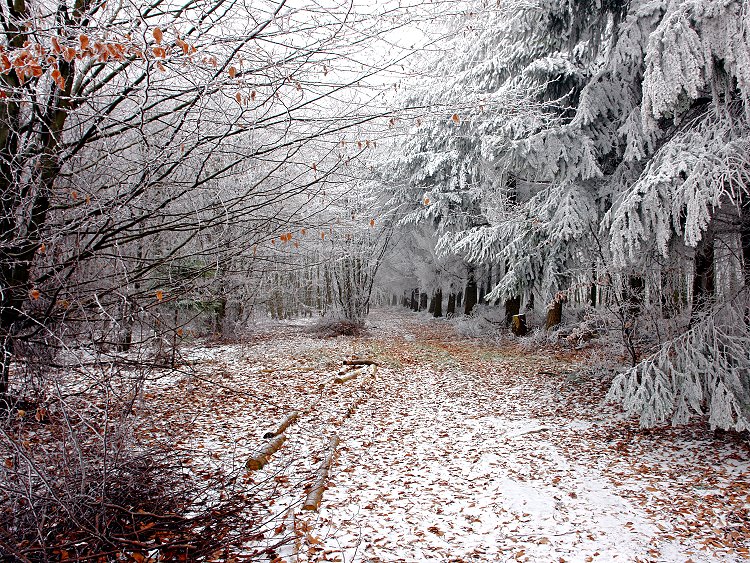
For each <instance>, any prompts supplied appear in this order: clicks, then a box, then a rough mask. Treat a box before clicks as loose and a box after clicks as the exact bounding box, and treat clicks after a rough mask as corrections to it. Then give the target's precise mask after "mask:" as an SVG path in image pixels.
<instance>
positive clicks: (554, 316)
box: [545, 299, 563, 330]
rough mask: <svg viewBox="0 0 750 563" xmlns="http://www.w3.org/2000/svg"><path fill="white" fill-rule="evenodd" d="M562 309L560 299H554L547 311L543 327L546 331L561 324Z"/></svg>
mask: <svg viewBox="0 0 750 563" xmlns="http://www.w3.org/2000/svg"><path fill="white" fill-rule="evenodd" d="M562 307H563V302H562V299H555V302H554V303H553V304H552V307H550V308H549V309H547V324H546V326H545V328H546V329H547V330H549V329H551V328H552V327H554V326H557V325H559V324H560V323H561V322H562Z"/></svg>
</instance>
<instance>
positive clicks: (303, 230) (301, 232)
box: [299, 229, 307, 235]
mask: <svg viewBox="0 0 750 563" xmlns="http://www.w3.org/2000/svg"><path fill="white" fill-rule="evenodd" d="M299 233H300V234H301V235H304V234H305V233H307V229H300V231H299Z"/></svg>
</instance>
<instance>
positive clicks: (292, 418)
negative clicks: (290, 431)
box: [263, 411, 299, 440]
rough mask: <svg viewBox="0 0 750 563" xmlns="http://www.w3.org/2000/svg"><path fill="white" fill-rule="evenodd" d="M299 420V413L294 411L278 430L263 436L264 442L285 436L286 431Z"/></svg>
mask: <svg viewBox="0 0 750 563" xmlns="http://www.w3.org/2000/svg"><path fill="white" fill-rule="evenodd" d="M298 418H299V413H298V412H297V411H292V412H291V413H290V414H289V416H287V417H286V418H285V419H284V420H283V421H281V424H280V425H279V427H278V428H277V429H276V431H275V432H266V433H265V434H263V439H264V440H269V439H271V438H273V437H274V436H278V435H279V434H283V433H284V431H285V430H286V429H287V428H289V427H290V426H291V425H292V424H294V423H295V422H297V419H298Z"/></svg>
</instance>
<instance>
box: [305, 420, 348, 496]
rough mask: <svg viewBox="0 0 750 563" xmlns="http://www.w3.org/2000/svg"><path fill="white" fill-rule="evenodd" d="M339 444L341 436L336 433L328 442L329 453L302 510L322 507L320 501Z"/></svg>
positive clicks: (316, 475)
mask: <svg viewBox="0 0 750 563" xmlns="http://www.w3.org/2000/svg"><path fill="white" fill-rule="evenodd" d="M338 445H339V437H338V436H337V435H336V434H334V435H333V436H331V440H330V441H329V442H328V453H327V454H326V457H325V459H324V460H323V463H321V464H320V467H319V468H318V471H317V473H316V474H315V482H313V486H312V488H311V489H310V492H309V493H307V498H305V504H303V505H302V510H318V508H319V507H320V502H321V500H322V499H323V491H325V489H326V485H327V484H328V472H329V471H330V470H331V466H332V465H333V458H334V456H335V455H336V448H337V447H338Z"/></svg>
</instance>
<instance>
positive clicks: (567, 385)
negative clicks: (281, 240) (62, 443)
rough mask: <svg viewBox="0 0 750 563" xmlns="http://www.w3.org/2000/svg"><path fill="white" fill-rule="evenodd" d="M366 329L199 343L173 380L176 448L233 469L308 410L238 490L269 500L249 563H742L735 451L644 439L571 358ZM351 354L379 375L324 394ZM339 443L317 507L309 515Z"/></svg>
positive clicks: (656, 434)
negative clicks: (252, 490)
mask: <svg viewBox="0 0 750 563" xmlns="http://www.w3.org/2000/svg"><path fill="white" fill-rule="evenodd" d="M370 324H371V325H372V326H371V329H370V331H369V334H368V336H365V337H359V338H354V337H339V338H333V339H322V338H319V337H316V336H314V335H311V334H308V333H306V332H305V331H304V330H302V328H300V327H294V326H286V327H281V328H276V329H273V330H272V331H271V332H270V333H269V334H267V335H265V336H264V337H262V338H258V339H257V340H255V341H253V342H250V343H247V344H245V345H243V346H242V347H241V350H240V348H238V347H233V346H225V347H220V348H207V349H203V350H198V351H197V352H196V354H197V355H198V356H199V357H200V358H202V361H203V362H204V363H203V365H201V364H200V363H199V364H198V365H197V366H196V374H197V377H191V378H186V379H185V380H183V381H181V382H179V383H178V384H177V385H176V386H175V390H177V389H178V388H180V387H181V386H182V387H184V386H187V387H189V388H190V389H191V392H192V393H193V397H194V398H195V402H194V403H191V405H190V406H187V405H185V403H184V399H183V401H182V403H181V408H180V415H179V416H180V420H181V425H179V427H180V428H182V429H183V432H184V434H183V435H181V436H179V437H177V436H173V439H174V441H175V443H176V444H178V445H179V446H180V447H186V448H191V449H193V450H194V451H196V452H204V453H205V456H206V458H207V459H209V460H210V463H212V464H214V467H218V466H222V467H223V468H225V469H228V470H232V469H235V470H236V469H237V468H238V467H239V466H241V464H242V463H244V460H245V459H246V458H247V454H248V453H249V452H252V451H253V450H254V449H256V448H257V447H258V445H259V444H261V443H262V442H263V441H262V440H261V436H262V434H263V432H265V431H266V430H268V429H269V428H272V427H274V425H275V424H277V423H278V421H279V420H281V419H282V418H283V416H284V414H285V413H288V412H290V411H291V410H300V411H302V410H305V409H310V410H309V412H307V413H306V414H304V415H303V416H301V418H300V420H299V421H298V422H297V424H295V425H293V426H292V427H290V429H289V430H288V431H287V435H288V440H287V442H286V443H285V445H284V447H283V448H282V449H281V450H280V451H279V453H277V454H276V455H275V456H274V457H273V459H272V461H271V462H270V463H269V464H268V465H267V466H266V467H264V468H263V469H262V470H260V471H256V472H253V473H252V474H251V475H250V476H249V477H246V478H245V481H244V482H245V483H246V484H248V485H250V486H254V487H257V490H258V491H260V490H263V488H264V487H265V489H266V490H270V493H269V494H268V495H267V496H265V497H264V496H263V495H259V496H258V498H263V499H265V500H263V501H262V502H259V501H258V502H255V504H254V505H253V510H254V511H255V512H256V514H257V515H258V516H260V517H263V518H267V519H268V520H267V521H266V523H265V524H263V525H262V526H260V527H259V528H258V530H259V533H258V534H257V536H256V537H254V538H251V539H252V541H248V542H245V544H244V550H245V551H244V553H245V555H246V556H247V557H248V558H249V557H250V555H251V554H252V552H253V551H255V552H256V553H257V551H258V550H262V549H264V546H265V549H266V550H267V551H266V553H268V554H269V556H268V559H269V560H273V559H274V558H276V561H279V562H280V561H282V560H283V561H342V562H343V561H346V562H351V561H426V560H439V561H516V560H518V561H532V562H534V561H680V562H684V561H690V560H692V561H695V562H698V561H717V560H728V561H739V560H743V559H744V558H745V557H747V554H748V551H747V547H748V545H747V542H748V537H749V535H748V532H749V530H748V506H749V504H750V496H749V494H748V493H749V489H748V487H749V481H750V479H748V476H749V475H750V474H749V473H748V469H749V463H748V460H749V459H750V454H749V452H748V446H747V443H746V442H745V441H742V440H740V439H735V438H732V437H727V436H722V437H717V436H715V435H714V434H713V433H711V432H708V431H706V430H704V429H701V428H683V429H678V430H673V429H663V430H654V431H639V430H638V428H637V425H635V424H634V423H633V422H632V421H626V420H623V419H622V417H621V416H620V415H618V414H617V411H616V410H615V409H612V408H610V407H607V406H605V405H603V404H602V398H603V396H604V394H605V392H606V382H603V381H601V380H600V376H595V375H593V374H594V372H593V371H592V370H589V369H587V368H586V367H585V366H583V365H582V364H580V363H579V362H580V358H577V357H576V356H574V355H572V354H571V353H570V352H566V351H554V350H546V351H544V352H532V351H529V350H527V349H525V348H523V347H522V346H519V345H517V344H514V343H512V342H511V343H507V342H506V343H505V344H500V343H492V342H490V341H487V340H481V339H470V338H462V337H460V336H458V335H457V334H456V332H455V330H454V325H452V324H451V323H449V322H446V321H443V320H440V321H433V320H431V319H427V318H426V317H423V316H417V315H414V314H413V313H405V312H399V311H395V310H390V311H387V312H378V313H376V314H374V315H372V316H371V319H370ZM353 356H356V357H359V358H372V359H375V360H377V361H378V362H379V363H380V368H379V370H378V372H377V377H376V378H375V379H374V380H367V379H365V378H364V376H360V378H359V379H355V380H352V381H348V382H346V383H343V384H332V383H331V382H332V380H333V378H334V377H335V375H336V373H337V370H338V368H339V366H340V363H341V360H343V359H345V358H349V357H353ZM207 358H208V360H207ZM248 360H249V361H248ZM201 374H203V375H201ZM213 384H218V385H220V386H221V389H223V390H224V391H223V392H222V393H220V394H219V397H218V398H217V396H216V395H217V393H216V388H215V387H214V388H213V392H212V391H211V389H212V385H213ZM230 389H232V390H235V391H241V394H238V393H237V392H235V393H233V394H231V393H230V392H229V391H228V390H230ZM154 392H155V393H158V394H163V395H166V394H169V393H170V391H169V390H160V391H154ZM163 398H164V397H163ZM259 399H262V400H260V401H259ZM175 401H179V399H178V398H177V397H175ZM227 401H229V403H230V404H231V408H228V407H227ZM334 434H336V435H338V436H339V437H340V440H341V442H340V446H339V448H338V452H337V456H336V458H335V463H334V466H333V468H332V471H331V474H330V482H329V485H328V488H327V490H326V491H325V493H324V495H323V501H322V505H321V508H320V510H319V511H318V512H311V511H303V510H301V505H302V501H303V500H304V498H305V491H306V487H307V488H309V486H310V483H311V482H312V479H313V476H314V473H315V471H316V469H317V467H318V465H319V464H320V461H321V460H322V459H323V457H324V455H325V453H326V452H325V449H326V444H327V443H328V439H329V437H330V436H332V435H334ZM196 463H197V462H196ZM256 494H257V491H256ZM245 539H247V538H245ZM281 544H283V545H281ZM277 556H278V557H277ZM237 560H246V559H245V558H243V557H242V555H240V556H238V558H237Z"/></svg>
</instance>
